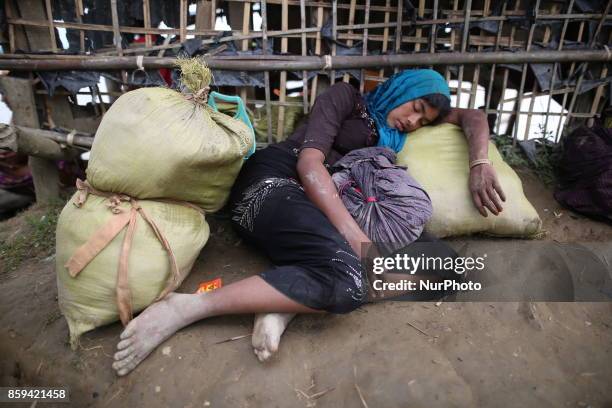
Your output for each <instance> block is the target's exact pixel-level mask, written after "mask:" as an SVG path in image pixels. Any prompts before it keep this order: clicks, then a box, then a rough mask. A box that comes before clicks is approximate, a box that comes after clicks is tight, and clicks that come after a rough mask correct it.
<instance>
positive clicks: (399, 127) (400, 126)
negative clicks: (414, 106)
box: [395, 120, 404, 132]
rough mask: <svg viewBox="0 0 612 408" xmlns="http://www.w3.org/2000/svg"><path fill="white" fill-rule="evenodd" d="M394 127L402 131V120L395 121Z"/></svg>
mask: <svg viewBox="0 0 612 408" xmlns="http://www.w3.org/2000/svg"><path fill="white" fill-rule="evenodd" d="M395 128H396V129H397V130H399V131H400V132H403V131H404V125H402V122H400V121H399V120H396V121H395Z"/></svg>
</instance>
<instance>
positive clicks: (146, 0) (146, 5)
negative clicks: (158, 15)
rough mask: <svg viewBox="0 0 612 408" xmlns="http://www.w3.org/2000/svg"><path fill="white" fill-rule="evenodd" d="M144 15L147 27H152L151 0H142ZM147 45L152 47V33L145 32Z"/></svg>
mask: <svg viewBox="0 0 612 408" xmlns="http://www.w3.org/2000/svg"><path fill="white" fill-rule="evenodd" d="M79 1H82V0H79ZM142 16H143V20H144V27H145V29H147V30H149V29H150V28H151V4H150V0H142ZM144 36H145V47H147V48H148V47H151V46H152V45H153V44H152V41H151V40H152V39H151V34H145V35H144Z"/></svg>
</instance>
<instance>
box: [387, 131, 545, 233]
mask: <svg viewBox="0 0 612 408" xmlns="http://www.w3.org/2000/svg"><path fill="white" fill-rule="evenodd" d="M468 157H469V156H468V145H467V141H466V139H465V136H464V135H463V132H462V131H461V128H459V127H458V126H455V125H452V124H448V123H446V124H442V125H439V126H427V127H422V128H420V129H418V130H417V131H415V132H413V133H411V134H410V135H408V137H407V139H406V143H405V145H404V147H403V148H402V150H401V151H400V152H399V153H398V155H397V163H398V164H399V165H402V166H407V167H408V170H409V171H410V174H411V175H412V176H413V177H414V178H415V179H416V180H417V181H418V182H419V183H420V184H421V185H422V186H423V188H424V189H425V191H427V193H428V194H429V197H431V202H432V204H433V210H434V211H433V216H432V218H431V220H430V221H429V223H428V224H427V225H426V227H425V229H426V231H428V232H430V233H432V234H434V235H435V236H437V237H440V238H441V237H448V236H454V235H466V234H473V233H477V232H484V233H487V234H490V235H497V236H506V237H524V238H527V237H533V236H535V235H536V234H538V233H539V232H540V229H541V227H542V221H541V220H540V217H539V216H538V213H537V212H536V210H535V208H533V206H532V205H531V203H530V202H529V201H528V200H527V198H526V197H525V193H524V192H523V185H522V183H521V180H520V179H519V177H518V176H517V174H516V173H515V172H514V170H512V168H511V167H510V166H508V165H507V164H506V163H505V162H504V160H503V158H502V157H501V155H500V154H499V152H498V151H497V148H496V147H495V145H494V144H493V143H491V142H489V159H490V160H491V161H492V162H493V166H494V167H495V170H496V171H497V176H498V179H499V183H500V184H501V187H502V189H503V191H504V193H505V194H506V202H505V203H502V206H503V207H504V209H503V211H502V212H501V213H500V214H499V215H498V216H495V215H493V214H489V215H488V217H486V218H485V217H483V216H482V215H480V213H479V212H478V210H477V209H476V207H475V206H474V203H473V201H472V196H471V194H470V191H469V186H468V180H469V174H470V171H469V165H468V164H469V159H468Z"/></svg>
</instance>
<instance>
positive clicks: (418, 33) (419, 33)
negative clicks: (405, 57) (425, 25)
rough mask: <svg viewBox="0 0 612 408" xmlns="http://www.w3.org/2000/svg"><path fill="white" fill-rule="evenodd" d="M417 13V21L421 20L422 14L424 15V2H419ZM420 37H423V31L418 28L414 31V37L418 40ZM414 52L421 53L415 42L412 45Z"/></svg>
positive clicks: (417, 43) (419, 44) (419, 45)
mask: <svg viewBox="0 0 612 408" xmlns="http://www.w3.org/2000/svg"><path fill="white" fill-rule="evenodd" d="M417 13H418V16H419V19H422V18H423V14H424V13H425V0H419V9H418V11H417ZM422 36H423V29H422V28H421V27H420V26H419V28H417V29H416V37H417V38H419V39H420V38H421V37H422ZM414 51H415V52H419V51H421V43H420V42H416V43H415V44H414Z"/></svg>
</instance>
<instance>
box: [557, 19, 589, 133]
mask: <svg viewBox="0 0 612 408" xmlns="http://www.w3.org/2000/svg"><path fill="white" fill-rule="evenodd" d="M583 33H584V22H581V23H580V26H579V28H578V40H577V41H578V42H581V41H582V34H583ZM575 68H576V62H575V61H572V64H571V65H570V69H569V74H568V78H571V77H572V75H574V69H575ZM566 86H567V85H566ZM576 89H578V87H576ZM567 95H568V94H564V95H563V101H562V102H561V110H562V111H563V109H565V104H566V102H567ZM563 120H564V115H562V116H561V118H560V119H559V123H557V131H556V133H555V142H557V141H558V138H559V135H560V133H561V122H563Z"/></svg>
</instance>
